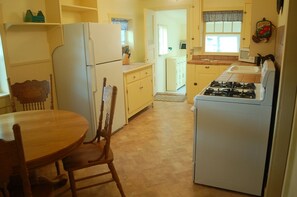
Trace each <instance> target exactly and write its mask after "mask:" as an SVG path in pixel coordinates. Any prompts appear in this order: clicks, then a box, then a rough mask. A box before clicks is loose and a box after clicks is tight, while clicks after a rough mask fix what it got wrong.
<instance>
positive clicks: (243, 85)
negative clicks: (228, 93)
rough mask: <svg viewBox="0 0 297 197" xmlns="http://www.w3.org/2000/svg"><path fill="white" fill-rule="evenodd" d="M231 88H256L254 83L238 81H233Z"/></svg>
mask: <svg viewBox="0 0 297 197" xmlns="http://www.w3.org/2000/svg"><path fill="white" fill-rule="evenodd" d="M233 88H240V89H251V90H254V89H256V86H255V84H254V83H239V82H233Z"/></svg>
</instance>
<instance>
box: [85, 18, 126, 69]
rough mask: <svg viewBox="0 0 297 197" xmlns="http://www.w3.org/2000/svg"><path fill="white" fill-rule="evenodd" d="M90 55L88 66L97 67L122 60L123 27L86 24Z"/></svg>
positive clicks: (88, 56)
mask: <svg viewBox="0 0 297 197" xmlns="http://www.w3.org/2000/svg"><path fill="white" fill-rule="evenodd" d="M85 32H87V33H88V35H89V36H88V37H89V40H88V47H86V48H87V50H89V54H90V55H87V64H88V65H95V64H102V63H106V62H111V61H115V60H121V59H122V46H121V27H120V25H115V24H97V23H86V24H85Z"/></svg>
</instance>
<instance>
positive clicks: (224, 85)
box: [210, 81, 232, 88]
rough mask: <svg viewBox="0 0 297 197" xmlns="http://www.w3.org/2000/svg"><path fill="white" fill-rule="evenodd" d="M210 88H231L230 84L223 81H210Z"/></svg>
mask: <svg viewBox="0 0 297 197" xmlns="http://www.w3.org/2000/svg"><path fill="white" fill-rule="evenodd" d="M210 87H217V88H232V82H231V81H228V82H224V81H212V82H211V83H210Z"/></svg>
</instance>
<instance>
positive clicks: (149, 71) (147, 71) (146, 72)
mask: <svg viewBox="0 0 297 197" xmlns="http://www.w3.org/2000/svg"><path fill="white" fill-rule="evenodd" d="M150 75H152V69H151V68H147V69H144V70H141V71H140V77H141V78H144V77H147V76H150Z"/></svg>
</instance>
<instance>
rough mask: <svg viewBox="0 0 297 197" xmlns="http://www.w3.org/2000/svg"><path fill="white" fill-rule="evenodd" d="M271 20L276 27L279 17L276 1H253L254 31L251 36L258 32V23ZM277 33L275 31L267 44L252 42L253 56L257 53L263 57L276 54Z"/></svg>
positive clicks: (252, 30)
mask: <svg viewBox="0 0 297 197" xmlns="http://www.w3.org/2000/svg"><path fill="white" fill-rule="evenodd" d="M264 17H265V18H266V19H267V20H270V21H271V22H272V23H273V24H274V25H275V26H277V23H278V21H277V20H278V16H277V12H276V1H275V0H261V1H258V0H253V4H252V29H251V34H252V35H254V34H255V32H256V23H257V22H258V21H260V20H262V19H263V18H264ZM275 38H276V31H273V33H272V37H271V38H270V40H269V42H267V43H255V42H253V41H251V44H250V50H251V55H253V56H256V55H257V53H259V54H261V55H268V54H274V47H275Z"/></svg>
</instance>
